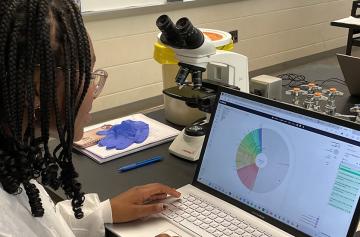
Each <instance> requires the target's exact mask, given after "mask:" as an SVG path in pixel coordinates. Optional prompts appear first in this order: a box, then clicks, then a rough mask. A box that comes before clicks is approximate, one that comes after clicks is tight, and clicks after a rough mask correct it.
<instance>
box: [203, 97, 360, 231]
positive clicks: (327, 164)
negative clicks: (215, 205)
mask: <svg viewBox="0 0 360 237" xmlns="http://www.w3.org/2000/svg"><path fill="white" fill-rule="evenodd" d="M359 141H360V132H359V131H357V130H353V129H350V128H347V127H343V126H340V125H336V124H333V123H329V122H325V121H323V120H319V119H316V118H312V117H308V116H306V115H302V114H298V113H295V112H291V111H288V110H285V109H280V108H278V107H273V106H271V105H267V104H263V103H260V102H256V101H253V100H249V99H246V98H243V97H240V96H235V95H231V94H228V93H226V92H221V95H220V97H219V102H218V105H217V109H216V111H215V113H214V117H213V123H212V127H211V131H210V133H209V136H208V140H207V144H206V148H205V150H204V151H203V157H202V158H203V160H202V164H201V167H200V168H199V172H198V176H197V181H198V182H200V183H202V184H204V185H206V186H208V187H210V188H212V189H214V190H217V191H219V192H221V193H223V194H225V195H227V196H229V197H231V198H232V199H235V200H237V201H239V202H241V203H242V204H245V205H247V206H249V207H251V208H253V209H256V210H258V211H259V212H261V213H264V214H266V215H268V216H271V217H273V218H274V219H276V220H278V221H280V222H282V223H284V224H286V225H288V226H291V227H293V228H295V229H297V230H299V231H301V232H303V233H305V234H307V235H310V236H324V237H325V236H326V237H331V236H334V237H335V236H346V234H347V232H348V230H349V226H350V224H351V221H352V218H353V215H354V212H355V209H356V205H357V202H358V199H359V194H360V142H359Z"/></svg>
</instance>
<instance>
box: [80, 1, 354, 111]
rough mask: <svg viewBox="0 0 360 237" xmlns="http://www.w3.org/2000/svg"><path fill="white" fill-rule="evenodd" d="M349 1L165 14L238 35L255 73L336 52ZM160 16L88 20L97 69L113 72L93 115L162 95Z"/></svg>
mask: <svg viewBox="0 0 360 237" xmlns="http://www.w3.org/2000/svg"><path fill="white" fill-rule="evenodd" d="M351 3H352V1H351V0H239V1H238V2H233V3H227V4H219V5H211V6H206V7H198V8H192V9H183V10H175V11H171V12H166V14H168V15H169V16H170V17H171V18H172V19H173V20H174V21H176V20H177V19H178V18H180V17H182V16H187V17H188V18H189V19H191V21H192V22H193V24H194V25H195V26H198V27H204V28H213V29H220V30H225V31H230V30H235V29H237V30H238V31H239V43H238V44H236V45H235V49H234V51H235V52H238V53H241V54H244V55H246V56H248V57H249V64H250V65H249V67H250V68H249V69H250V70H255V69H259V68H263V67H267V66H271V65H274V64H278V63H282V62H285V61H288V60H292V59H296V58H299V57H304V56H307V55H311V54H316V53H319V52H323V51H327V50H330V49H334V48H338V47H341V46H344V45H345V44H346V33H347V31H346V30H345V29H341V28H337V27H332V26H330V21H331V20H334V19H339V18H343V17H346V16H348V15H349V13H350V9H351ZM160 14H162V13H157V14H146V15H141V16H130V17H120V18H112V19H107V20H97V21H91V20H89V21H86V22H85V23H86V27H87V29H88V31H89V33H90V35H91V37H92V40H93V44H94V48H95V52H96V55H97V63H96V66H97V67H101V68H104V69H106V70H107V71H108V73H109V78H108V82H107V84H106V86H105V89H104V91H103V93H102V95H101V97H100V98H98V99H97V100H96V101H95V103H94V107H93V112H95V111H100V110H103V109H109V108H112V107H116V106H120V105H124V104H127V103H131V102H135V101H138V100H142V99H146V98H150V97H153V96H157V95H160V94H161V91H162V78H161V66H160V65H158V64H157V63H156V62H155V61H154V60H153V59H152V54H153V44H154V42H155V41H156V35H157V32H158V30H157V28H156V26H155V21H156V19H157V17H158V16H159V15H160Z"/></svg>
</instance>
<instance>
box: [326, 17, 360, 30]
mask: <svg viewBox="0 0 360 237" xmlns="http://www.w3.org/2000/svg"><path fill="white" fill-rule="evenodd" d="M330 24H331V25H332V26H338V27H343V28H351V29H359V28H360V18H355V17H352V16H350V17H346V18H343V19H339V20H335V21H332V22H331V23H330Z"/></svg>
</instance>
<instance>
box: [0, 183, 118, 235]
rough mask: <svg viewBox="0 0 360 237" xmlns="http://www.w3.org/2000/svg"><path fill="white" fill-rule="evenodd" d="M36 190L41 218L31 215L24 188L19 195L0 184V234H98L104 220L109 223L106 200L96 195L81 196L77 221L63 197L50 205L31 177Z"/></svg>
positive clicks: (108, 205)
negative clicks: (100, 199)
mask: <svg viewBox="0 0 360 237" xmlns="http://www.w3.org/2000/svg"><path fill="white" fill-rule="evenodd" d="M31 182H32V183H34V184H35V185H36V186H37V188H38V189H39V191H40V197H41V200H42V205H43V207H44V209H45V213H44V216H43V217H33V216H32V215H31V209H30V204H29V202H28V198H27V195H26V193H25V190H23V192H21V193H20V194H19V195H12V194H8V193H7V192H6V191H4V190H3V188H2V186H1V184H0V236H1V237H10V236H11V237H17V236H26V237H60V236H61V237H74V236H76V237H85V236H86V237H99V236H105V227H104V223H112V213H111V206H110V201H109V200H106V201H104V202H100V201H99V197H98V195H97V194H87V195H85V202H84V205H83V207H82V210H83V212H84V214H85V215H84V217H83V218H82V219H80V220H77V219H76V218H75V217H74V213H73V211H72V207H71V201H70V200H66V201H62V202H59V203H58V204H56V205H54V203H53V201H52V200H51V198H50V196H49V195H48V194H47V192H46V191H45V189H44V187H43V186H41V185H40V184H39V183H38V182H36V181H34V180H32V181H31Z"/></svg>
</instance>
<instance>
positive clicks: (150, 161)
mask: <svg viewBox="0 0 360 237" xmlns="http://www.w3.org/2000/svg"><path fill="white" fill-rule="evenodd" d="M161 160H162V157H161V156H155V157H153V158H150V159H147V160H142V161H139V162H136V163H132V164H129V165H125V166H123V167H120V168H119V169H118V171H119V172H126V171H129V170H133V169H136V168H139V167H142V166H145V165H150V164H153V163H155V162H158V161H161Z"/></svg>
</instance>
